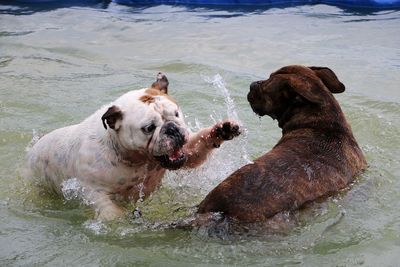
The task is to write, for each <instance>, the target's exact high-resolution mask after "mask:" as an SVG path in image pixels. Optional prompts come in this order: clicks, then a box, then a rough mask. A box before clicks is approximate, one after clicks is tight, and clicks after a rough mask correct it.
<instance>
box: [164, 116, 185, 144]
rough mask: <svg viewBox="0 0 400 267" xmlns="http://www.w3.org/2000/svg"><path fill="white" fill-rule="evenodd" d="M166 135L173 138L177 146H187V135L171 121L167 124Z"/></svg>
mask: <svg viewBox="0 0 400 267" xmlns="http://www.w3.org/2000/svg"><path fill="white" fill-rule="evenodd" d="M164 127H165V132H164V133H165V135H167V136H169V137H171V138H172V139H174V141H175V142H176V145H178V146H180V147H182V146H183V145H184V144H185V135H184V133H182V131H181V129H180V128H179V127H178V125H176V124H175V123H174V122H172V121H170V122H167V123H166V124H165V126H164Z"/></svg>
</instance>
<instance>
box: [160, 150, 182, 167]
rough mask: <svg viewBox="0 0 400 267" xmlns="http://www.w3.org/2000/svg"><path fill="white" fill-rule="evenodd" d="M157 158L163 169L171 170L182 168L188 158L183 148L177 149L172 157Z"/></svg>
mask: <svg viewBox="0 0 400 267" xmlns="http://www.w3.org/2000/svg"><path fill="white" fill-rule="evenodd" d="M155 158H156V160H158V161H159V162H160V163H161V167H163V168H166V169H169V170H177V169H179V168H181V167H182V166H183V164H185V162H186V160H187V156H186V154H185V153H184V152H183V149H182V148H181V147H180V148H176V149H175V150H174V151H173V152H172V153H171V154H170V155H162V156H155Z"/></svg>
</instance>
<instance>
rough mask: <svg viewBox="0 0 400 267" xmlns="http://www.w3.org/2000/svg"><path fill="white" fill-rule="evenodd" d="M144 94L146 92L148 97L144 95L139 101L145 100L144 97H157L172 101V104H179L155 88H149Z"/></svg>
mask: <svg viewBox="0 0 400 267" xmlns="http://www.w3.org/2000/svg"><path fill="white" fill-rule="evenodd" d="M144 92H145V94H147V96H146V95H143V96H142V97H140V99H139V100H141V98H144V97H148V98H150V97H152V98H153V99H154V98H155V97H156V96H163V97H165V98H167V99H168V100H170V101H171V102H173V103H175V104H177V102H176V100H175V99H173V98H172V97H170V96H169V95H167V94H164V93H163V92H162V91H159V90H157V89H154V88H147V89H146V90H145V91H144ZM142 101H143V100H142ZM143 102H144V103H154V101H153V102H145V101H143Z"/></svg>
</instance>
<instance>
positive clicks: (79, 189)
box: [61, 177, 93, 205]
mask: <svg viewBox="0 0 400 267" xmlns="http://www.w3.org/2000/svg"><path fill="white" fill-rule="evenodd" d="M61 192H62V194H63V196H64V198H65V200H67V201H72V200H77V201H79V202H80V203H82V204H84V205H92V204H93V202H92V201H90V200H89V199H88V197H87V190H86V189H85V187H83V186H82V185H81V183H80V182H79V180H78V178H75V177H74V178H70V179H68V180H66V181H64V182H62V183H61Z"/></svg>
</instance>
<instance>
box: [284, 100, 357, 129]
mask: <svg viewBox="0 0 400 267" xmlns="http://www.w3.org/2000/svg"><path fill="white" fill-rule="evenodd" d="M277 119H278V123H279V127H280V128H282V134H283V135H285V134H286V133H289V132H291V131H295V130H299V129H311V130H315V131H316V132H319V131H321V130H323V131H324V132H332V133H336V134H349V133H350V134H351V130H350V126H349V125H348V123H347V122H346V119H345V117H344V114H343V112H342V110H341V108H340V106H339V104H337V103H334V104H332V105H329V106H322V107H321V106H317V105H312V104H306V105H299V106H296V105H294V106H290V107H289V108H288V109H287V110H286V111H285V112H283V113H282V114H281V116H280V117H278V118H277Z"/></svg>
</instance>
